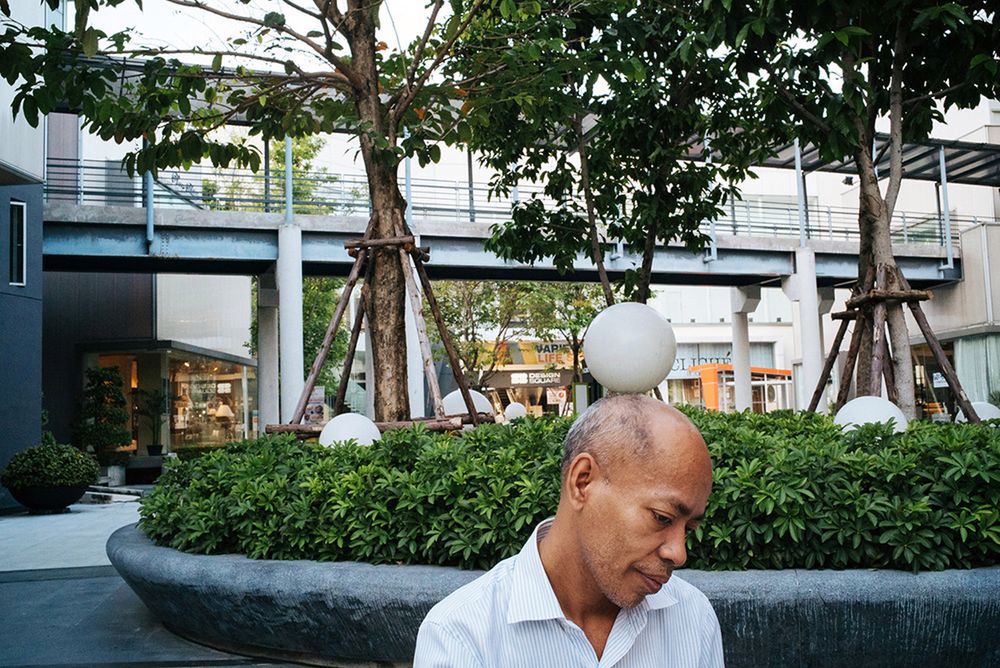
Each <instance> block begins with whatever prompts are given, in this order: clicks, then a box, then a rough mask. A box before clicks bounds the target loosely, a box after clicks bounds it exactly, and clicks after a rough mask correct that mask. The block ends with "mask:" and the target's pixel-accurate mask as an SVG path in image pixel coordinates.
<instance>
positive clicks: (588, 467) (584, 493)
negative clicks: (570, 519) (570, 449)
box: [566, 452, 601, 509]
mask: <svg viewBox="0 0 1000 668" xmlns="http://www.w3.org/2000/svg"><path fill="white" fill-rule="evenodd" d="M600 474H601V473H600V468H599V467H598V465H597V460H596V459H594V456H593V455H592V454H590V453H589V452H581V453H580V454H578V455H577V456H576V457H574V458H573V461H572V462H570V464H569V470H568V471H567V472H566V487H567V489H566V496H567V498H568V499H569V502H570V504H572V506H573V507H574V508H578V509H579V508H582V507H583V505H584V504H585V503H586V502H587V499H589V498H590V494H591V493H592V491H593V489H592V486H593V484H594V483H595V482H596V481H597V479H598V478H599V477H600Z"/></svg>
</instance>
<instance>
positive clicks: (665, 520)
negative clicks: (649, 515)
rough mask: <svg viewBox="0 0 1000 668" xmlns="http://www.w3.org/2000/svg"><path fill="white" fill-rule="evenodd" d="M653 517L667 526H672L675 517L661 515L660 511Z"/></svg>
mask: <svg viewBox="0 0 1000 668" xmlns="http://www.w3.org/2000/svg"><path fill="white" fill-rule="evenodd" d="M653 519H655V520H656V521H657V522H659V523H660V524H661V525H663V526H665V527H668V526H670V525H671V524H673V522H674V521H673V519H671V518H669V517H667V516H666V515H661V514H660V513H653Z"/></svg>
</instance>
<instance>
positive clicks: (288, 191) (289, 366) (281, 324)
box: [277, 137, 306, 422]
mask: <svg viewBox="0 0 1000 668" xmlns="http://www.w3.org/2000/svg"><path fill="white" fill-rule="evenodd" d="M277 284H278V299H279V301H280V312H279V319H278V329H279V347H280V351H281V357H280V360H279V364H280V367H281V421H282V422H289V421H290V420H291V419H292V415H293V414H294V413H295V406H296V405H297V404H298V402H299V397H300V396H301V395H302V390H303V388H304V387H305V384H306V383H305V378H304V377H303V370H302V367H303V364H304V362H303V359H302V358H303V353H302V228H301V227H299V225H298V223H297V222H296V221H295V217H294V215H293V213H292V140H291V138H288V137H286V138H285V222H284V223H283V224H282V225H281V227H280V228H278V272H277Z"/></svg>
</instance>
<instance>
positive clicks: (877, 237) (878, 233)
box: [855, 149, 916, 419]
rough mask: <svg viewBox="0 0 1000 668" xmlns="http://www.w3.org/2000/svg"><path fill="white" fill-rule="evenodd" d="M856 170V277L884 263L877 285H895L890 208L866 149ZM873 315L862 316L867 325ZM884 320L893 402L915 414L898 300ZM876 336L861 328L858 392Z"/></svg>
mask: <svg viewBox="0 0 1000 668" xmlns="http://www.w3.org/2000/svg"><path fill="white" fill-rule="evenodd" d="M855 160H856V163H857V164H858V167H859V169H858V173H859V175H860V178H861V199H860V203H859V212H858V223H859V228H860V232H861V245H860V248H859V253H858V280H859V281H861V282H863V281H864V280H865V278H866V277H867V276H868V275H870V273H871V270H872V268H874V267H877V266H879V265H885V266H886V267H888V268H889V271H888V272H887V278H888V281H887V285H879V286H878V287H879V288H880V289H899V287H900V286H899V284H898V280H897V278H896V272H897V271H898V268H897V267H896V259H895V257H894V256H893V253H892V240H891V237H890V233H889V223H890V218H891V215H892V212H891V211H890V210H889V209H888V207H887V206H886V202H885V200H884V198H883V197H882V193H881V191H880V190H879V185H878V181H877V179H876V178H875V169H874V164H873V162H872V159H871V156H870V155H868V153H867V151H866V149H862V150H859V151H858V155H857V156H856V158H855ZM872 320H873V319H866V323H867V324H868V327H869V328H870V327H871V323H872ZM886 324H887V325H888V330H889V343H890V344H891V354H892V365H893V377H894V381H895V383H894V385H895V390H896V396H897V403H898V405H899V408H900V410H902V411H903V414H904V415H905V416H906V418H907V419H913V418H914V417H915V416H916V400H915V388H914V382H913V363H912V357H911V352H910V337H909V334H908V332H907V329H906V318H905V315H904V313H903V304H902V303H901V302H888V303H887V304H886ZM875 338H877V337H876V335H875V333H874V332H871V330H870V329H869V331H866V332H865V335H864V338H862V343H861V351H860V354H859V359H858V371H857V378H858V383H857V387H858V394H862V393H864V394H868V393H869V392H868V391H867V389H865V388H868V387H869V379H870V378H871V363H872V360H873V359H874V356H875V353H876V351H875V350H873V349H872V342H873V340H874V339H875Z"/></svg>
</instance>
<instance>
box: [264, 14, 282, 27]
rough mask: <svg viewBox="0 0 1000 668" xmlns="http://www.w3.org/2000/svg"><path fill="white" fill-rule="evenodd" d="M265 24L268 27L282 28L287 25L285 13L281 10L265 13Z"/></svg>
mask: <svg viewBox="0 0 1000 668" xmlns="http://www.w3.org/2000/svg"><path fill="white" fill-rule="evenodd" d="M264 25H266V26H267V27H268V28H282V27H284V25H285V15H284V14H282V13H281V12H268V13H267V14H264Z"/></svg>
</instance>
